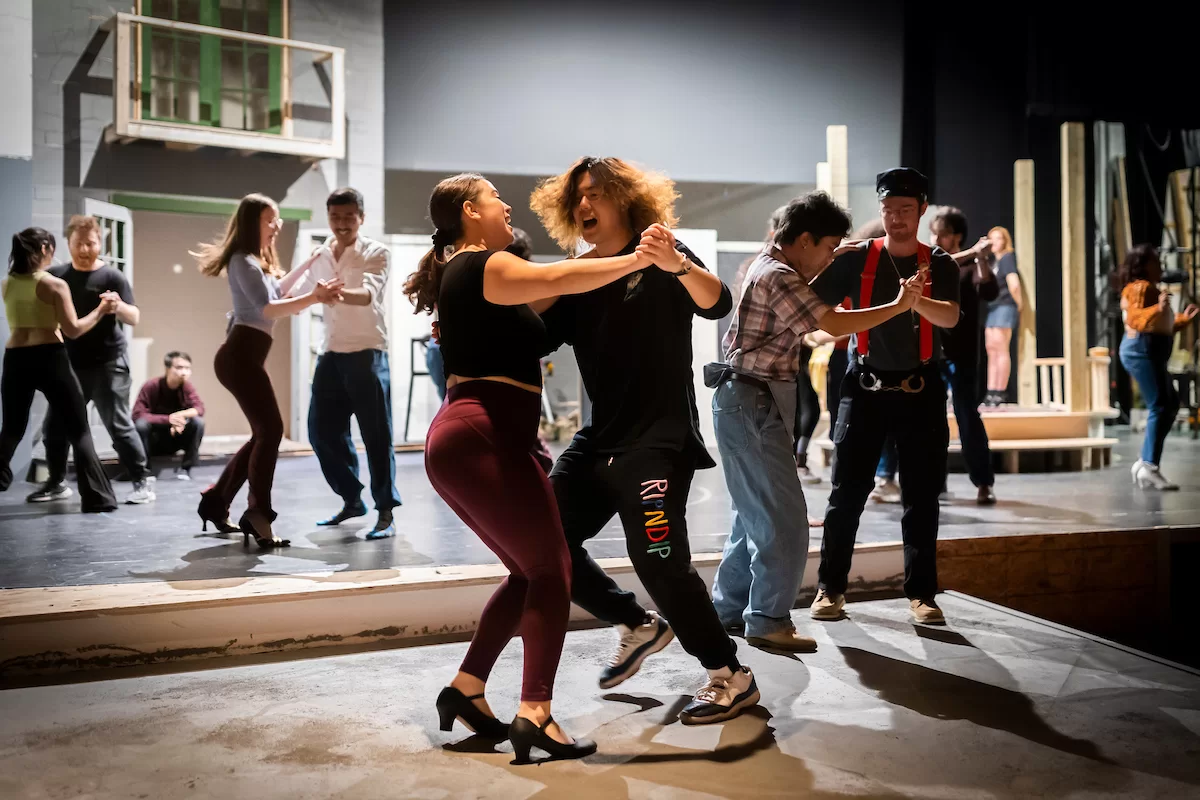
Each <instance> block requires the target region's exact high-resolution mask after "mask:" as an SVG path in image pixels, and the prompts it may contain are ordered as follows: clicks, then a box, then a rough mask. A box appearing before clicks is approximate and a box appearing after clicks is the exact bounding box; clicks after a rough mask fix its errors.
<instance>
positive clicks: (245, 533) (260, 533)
mask: <svg viewBox="0 0 1200 800" xmlns="http://www.w3.org/2000/svg"><path fill="white" fill-rule="evenodd" d="M238 525H239V526H241V531H242V547H249V546H250V537H251V536H253V537H254V541H255V542H256V543H257V544H258V549H259V550H270V549H272V548H274V547H291V546H292V540H291V539H280V538H279V537H277V536H276V535H275V534H274V533H272V532H271V520H269V519H267V515H266V514H265V513H264V512H262V511H258V510H255V509H250V510H247V511H246V513H245V514H242V518H241V519H240V520H238ZM264 531H265V533H264Z"/></svg>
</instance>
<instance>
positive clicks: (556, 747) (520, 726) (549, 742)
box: [508, 717, 596, 764]
mask: <svg viewBox="0 0 1200 800" xmlns="http://www.w3.org/2000/svg"><path fill="white" fill-rule="evenodd" d="M552 722H554V717H546V721H545V722H543V723H542V724H541V725H538V724H536V723H534V722H533V721H532V720H528V719H525V718H524V717H517V718H516V719H514V720H513V721H512V725H509V726H508V740H509V741H510V742H512V746H513V755H515V756H516V757H517V760H516V763H518V764H528V763H529V750H530V749H531V748H533V747H536V748H538V749H539V750H545V751H546V752H547V753H549V754H550V758H552V759H555V760H559V759H568V758H583V757H584V756H590V755H591V754H592V753H594V752H596V743H595V742H593V741H592V740H591V739H576V740H575V743H574V744H563V743H562V742H560V741H557V740H555V739H552V738H551V737H550V734H548V733H546V728H547V727H548V726H549V725H550V723H552Z"/></svg>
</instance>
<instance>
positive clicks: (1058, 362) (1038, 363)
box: [1033, 347, 1112, 411]
mask: <svg viewBox="0 0 1200 800" xmlns="http://www.w3.org/2000/svg"><path fill="white" fill-rule="evenodd" d="M1087 360H1088V372H1089V378H1090V380H1089V390H1090V391H1089V398H1088V408H1089V409H1091V410H1092V411H1107V410H1108V409H1109V407H1110V400H1109V383H1108V366H1109V364H1110V363H1111V361H1112V358H1111V357H1110V356H1109V355H1108V349H1107V348H1105V347H1093V348H1091V349H1090V350H1088V359H1087ZM1033 363H1034V366H1035V368H1036V369H1037V376H1038V405H1040V406H1047V407H1050V408H1066V407H1067V397H1066V375H1065V374H1064V372H1065V370H1066V366H1067V360H1066V359H1065V358H1062V357H1056V358H1036V359H1034V361H1033Z"/></svg>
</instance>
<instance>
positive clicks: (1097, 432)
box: [813, 405, 1118, 473]
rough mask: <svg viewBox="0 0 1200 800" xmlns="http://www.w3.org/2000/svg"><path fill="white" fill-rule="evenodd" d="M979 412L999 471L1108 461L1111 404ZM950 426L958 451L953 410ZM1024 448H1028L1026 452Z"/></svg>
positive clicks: (826, 445)
mask: <svg viewBox="0 0 1200 800" xmlns="http://www.w3.org/2000/svg"><path fill="white" fill-rule="evenodd" d="M979 415H980V417H982V419H983V427H984V429H985V430H986V431H987V435H988V443H989V447H990V448H991V450H992V452H993V453H1002V454H1003V455H1004V458H1003V469H1002V470H1001V471H1003V472H1010V473H1017V472H1021V471H1022V469H1023V470H1024V471H1026V472H1053V471H1061V470H1066V471H1071V472H1080V471H1083V470H1090V469H1101V468H1103V467H1106V466H1108V465H1109V464H1110V463H1111V462H1112V448H1113V445H1115V444H1116V443H1117V440H1116V439H1112V438H1108V437H1106V436H1105V435H1104V421H1105V420H1108V419H1116V418H1117V415H1118V412H1117V410H1116V409H1115V408H1110V409H1106V410H1103V411H1065V410H1059V409H1054V408H1044V407H1037V408H1028V407H1024V408H1023V407H1021V406H1017V405H1004V406H1000V407H999V408H981V409H980V410H979ZM821 416H822V419H823V420H824V421H825V423H826V428H827V433H826V436H824V437H823V438H820V439H815V440H814V441H813V444H814V445H816V446H817V447H818V448H820V450H821V462H822V464H824V466H826V467H828V466H830V464H831V463H832V462H833V442H832V441H830V439H829V436H828V421H829V415H828V413H824V414H822V415H821ZM946 421H947V423H948V424H949V426H950V447H949V452H951V453H955V454H957V453H961V452H962V444H961V443H960V442H959V439H958V437H959V433H958V420H957V419H955V417H954V413H953V412H952V411H947V412H946ZM1023 454H1027V455H1024V456H1023Z"/></svg>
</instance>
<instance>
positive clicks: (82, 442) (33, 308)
mask: <svg viewBox="0 0 1200 800" xmlns="http://www.w3.org/2000/svg"><path fill="white" fill-rule="evenodd" d="M54 244H55V242H54V236H53V235H52V234H51V233H49V232H47V231H45V230H43V229H41V228H26V229H25V230H23V231H21V232H20V233H18V234H16V235H14V236H13V238H12V255H10V256H9V258H8V277H7V278H5V279H4V281H3V283H0V294H3V296H4V311H5V314H6V316H7V318H8V326H9V328H10V330H11V331H12V334H11V335H10V336H9V337H8V343H7V345H6V347H5V350H4V373H3V375H0V402H3V404H4V410H3V416H4V421H3V427H2V428H0V491H6V490H7V489H8V487H9V486H10V485H11V484H12V480H13V473H12V465H11V462H12V457H13V454H14V453H15V452H16V449H17V445H18V444H20V442H21V439H23V438H24V437H25V428H26V427H27V426H28V424H29V409H30V406H32V405H33V396H34V393H35V392H41V393H42V394H44V395H45V396H46V401H47V402H48V403H49V404H50V408H51V409H52V410H53V411H54V412H55V414H56V415H59V417H60V419H62V421H63V423H64V425H65V426H66V428H67V433H68V436H69V438H70V442H71V445H72V446H73V447H74V448H75V471H76V473H77V474H78V476H79V494H80V499H81V501H82V503H81V508H82V510H83V511H84V512H99V511H113V510H115V509H116V507H117V501H116V498H115V496H114V495H113V490H112V484H111V483H109V480H108V476H107V475H105V474H104V467H103V466H101V464H100V458H99V457H98V456H97V455H96V448H95V445H94V444H93V443H92V434H91V429H90V428H89V427H88V421H87V410H86V406H85V404H84V400H83V390H82V389H81V388H80V387H79V379H78V378H77V377H75V372H74V371H73V370H72V369H71V362H70V361H69V360H68V359H67V350H66V347H64V346H63V339H62V334H66V335H67V336H68V337H70V338H72V339H74V338H75V337H77V336H82V335H83V334H85V333H87V332H88V331H90V330H91V329H92V328H93V327H94V326H95V325H96V323H97V322H99V321H100V318H101V317H103V316H104V315H105V314H111V313H113V311H114V310H115V309H116V307H117V299H118V298H117V297H116V295H115V294H114V293H112V292H105V293H104V294H103V295H101V302H100V305H99V306H97V307H96V309H95V310H94V311H92V312H91V313H90V314H88V315H87V316H85V317H83V318H82V319H80V318H79V317H77V316H76V314H75V305H74V303H72V302H71V293H70V291H69V290H68V288H67V284H66V283H64V282H63V281H61V280H59V279H58V278H56V277H54V276H53V275H50V274H49V273H47V272H46V271H45V270H46V268H47V267H49V266H50V262H51V261H53V260H54ZM60 331H61V333H60Z"/></svg>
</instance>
